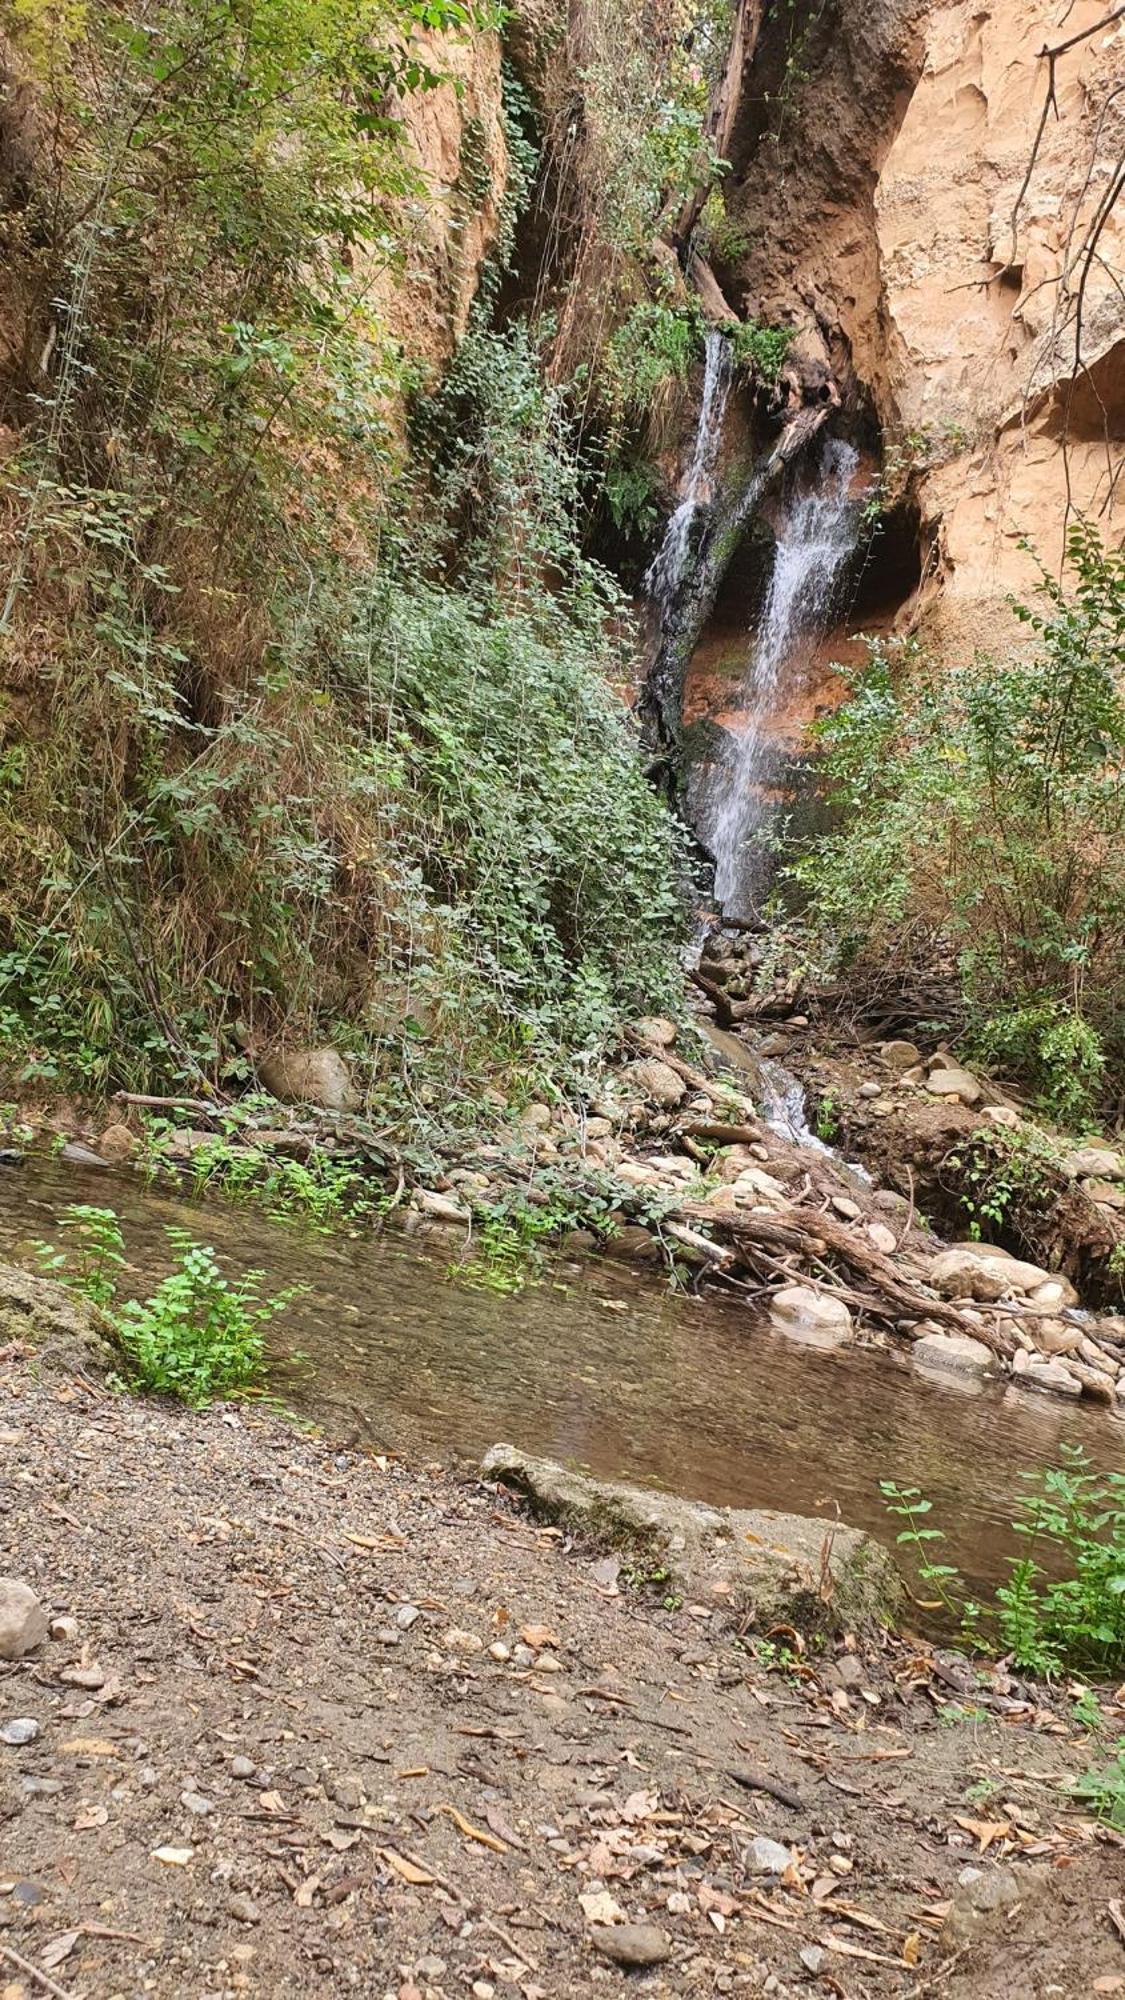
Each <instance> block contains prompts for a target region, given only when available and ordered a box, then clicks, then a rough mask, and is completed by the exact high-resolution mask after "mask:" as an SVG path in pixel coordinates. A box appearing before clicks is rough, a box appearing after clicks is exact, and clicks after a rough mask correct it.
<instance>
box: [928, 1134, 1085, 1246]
mask: <svg viewBox="0 0 1125 2000" xmlns="http://www.w3.org/2000/svg"><path fill="white" fill-rule="evenodd" d="M1059 1158H1060V1154H1059V1149H1058V1147H1057V1146H1055V1145H1054V1144H1052V1142H1051V1140H1050V1139H1048V1138H1047V1136H1046V1135H1045V1134H1044V1133H1043V1132H1041V1131H1039V1130H1038V1129H1037V1128H1036V1127H1035V1126H1032V1125H1028V1126H1024V1127H1020V1128H1018V1129H1016V1130H1014V1131H1006V1130H1004V1129H998V1128H997V1127H995V1126H992V1125H982V1126H981V1127H980V1128H979V1130H978V1131H976V1132H973V1133H971V1134H970V1136H969V1139H968V1142H967V1144H965V1145H963V1146H957V1147H954V1149H953V1150H952V1151H951V1152H949V1153H947V1154H946V1156H945V1159H944V1160H943V1161H942V1165H941V1176H942V1181H943V1183H944V1185H946V1186H947V1187H949V1188H950V1189H951V1190H952V1191H953V1192H954V1193H955V1194H956V1196H957V1200H958V1202H959V1204H960V1206H961V1208H962V1210H963V1211H964V1213H965V1215H966V1217H967V1218H968V1224H969V1235H970V1237H971V1238H972V1239H973V1241H974V1242H977V1243H979V1242H981V1241H982V1240H985V1239H987V1238H989V1237H991V1236H992V1235H993V1234H995V1233H998V1232H999V1231H1001V1230H1009V1231H1015V1232H1016V1233H1017V1234H1022V1235H1025V1236H1026V1235H1027V1234H1028V1229H1029V1225H1030V1224H1031V1223H1032V1222H1033V1221H1034V1219H1035V1218H1036V1217H1037V1216H1041V1215H1043V1214H1045V1212H1046V1211H1047V1209H1048V1208H1049V1207H1050V1206H1051V1203H1052V1201H1053V1200H1054V1195H1055V1189H1056V1187H1057V1185H1058V1182H1059V1178H1060V1169H1059ZM1029 1247H1034V1245H1033V1243H1031V1242H1030V1241H1029Z"/></svg>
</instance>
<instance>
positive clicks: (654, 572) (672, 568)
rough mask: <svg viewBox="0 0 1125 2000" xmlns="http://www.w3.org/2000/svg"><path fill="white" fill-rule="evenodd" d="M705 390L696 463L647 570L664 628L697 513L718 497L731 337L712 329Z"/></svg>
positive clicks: (686, 564)
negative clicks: (716, 470)
mask: <svg viewBox="0 0 1125 2000" xmlns="http://www.w3.org/2000/svg"><path fill="white" fill-rule="evenodd" d="M704 352H705V360H704V367H703V395H702V398H701V401H700V405H699V422H698V424H697V425H696V431H695V445H694V447H693V450H692V455H691V463H690V465H689V466H688V469H687V471H686V472H685V474H684V476H683V479H682V480H681V481H680V498H679V503H678V505H677V507H676V511H675V513H674V514H673V515H672V516H671V518H670V519H669V522H668V526H667V527H666V528H665V530H664V539H663V541H662V542H661V544H660V548H659V549H658V551H657V553H656V555H655V556H654V557H653V560H652V562H651V563H650V564H649V567H648V569H647V571H646V572H645V579H644V587H645V590H646V591H647V592H648V595H649V597H650V598H651V599H652V600H653V602H654V604H655V605H656V608H657V611H658V613H659V615H660V622H661V625H662V627H663V626H666V625H668V624H669V623H670V622H672V621H673V620H674V617H675V612H676V609H677V604H678V600H679V598H680V596H681V594H682V591H683V587H684V584H685V582H686V581H687V580H688V576H689V571H690V567H691V554H692V540H693V534H692V531H693V529H694V528H695V525H696V521H697V517H698V516H699V515H700V514H701V513H702V512H703V511H704V509H705V508H707V507H708V506H709V505H710V502H711V500H712V499H713V497H714V487H715V466H716V463H717V461H718V457H719V446H720V445H721V443H722V441H723V419H724V417H725V416H726V409H727V400H728V398H729V396H730V385H731V353H730V341H729V340H728V338H727V336H726V334H725V333H720V332H719V331H718V330H717V329H715V328H712V330H711V332H710V333H709V334H708V335H707V339H706V345H705V350H704Z"/></svg>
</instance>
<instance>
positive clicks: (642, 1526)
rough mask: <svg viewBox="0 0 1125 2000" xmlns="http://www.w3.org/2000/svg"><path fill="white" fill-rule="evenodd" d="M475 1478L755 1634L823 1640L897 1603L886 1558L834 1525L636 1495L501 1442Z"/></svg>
mask: <svg viewBox="0 0 1125 2000" xmlns="http://www.w3.org/2000/svg"><path fill="white" fill-rule="evenodd" d="M482 1470H483V1472H484V1476H485V1478H487V1479H498V1480H501V1481H502V1482H503V1483H504V1484H505V1485H507V1486H511V1487H514V1488H515V1490H516V1491H517V1492H519V1493H521V1494H522V1495H523V1496H524V1497H525V1498H526V1499H527V1501H528V1502H529V1504H530V1506H531V1508H532V1510H533V1512H535V1513H536V1514H538V1515H540V1516H541V1517H542V1518H544V1519H547V1520H553V1521H560V1522H562V1523H564V1524H565V1525H567V1526H568V1527H570V1528H571V1529H574V1530H577V1531H578V1532H579V1533H582V1534H585V1535H587V1536H592V1537H593V1538H595V1539H597V1540H598V1541H600V1542H602V1543H603V1544H605V1545H607V1546H609V1547H617V1548H620V1547H633V1548H635V1549H640V1550H643V1551H644V1552H645V1554H646V1555H652V1556H657V1557H659V1558H660V1559H661V1560H662V1561H663V1562H664V1563H665V1564H666V1565H667V1567H668V1568H669V1570H670V1571H671V1572H672V1573H673V1574H674V1575H675V1576H677V1577H678V1578H679V1580H680V1581H681V1582H682V1584H683V1585H684V1586H685V1588H687V1589H688V1590H690V1592H691V1594H692V1596H693V1597H695V1598H697V1599H698V1601H699V1602H701V1603H704V1604H707V1603H712V1602H721V1603H722V1604H724V1605H725V1606H726V1607H727V1608H729V1610H730V1612H731V1614H732V1616H733V1617H734V1618H735V1619H737V1620H740V1621H741V1620H750V1621H752V1622H754V1623H756V1624H757V1625H759V1626H760V1627H762V1628H763V1629H767V1628H768V1627H769V1626H770V1625H773V1624H776V1623H778V1622H779V1621H785V1620H788V1621H790V1622H793V1623H797V1624H800V1625H801V1626H802V1627H803V1628H804V1629H806V1630H816V1631H821V1632H824V1633H835V1632H845V1631H855V1630H856V1629H857V1628H859V1627H863V1626H870V1625H872V1624H876V1623H878V1624H884V1623H887V1622H889V1620H891V1619H892V1618H893V1616H894V1614H895V1612H896V1610H897V1608H898V1605H899V1603H900V1600H901V1595H902V1583H901V1579H900V1577H899V1575H898V1571H897V1570H896V1568H895V1565H894V1561H893V1559H892V1557H891V1556H890V1554H889V1553H888V1551H887V1550H886V1549H885V1548H884V1547H883V1546H882V1544H881V1543H879V1542H877V1541H875V1539H874V1538H873V1537H872V1536H870V1535H867V1534H864V1533H862V1532H861V1531H860V1530H859V1529H858V1528H849V1527H846V1526H845V1525H844V1524H843V1523H842V1522H836V1521H824V1520H816V1519H807V1518H805V1517H804V1516H803V1515H800V1514H775V1513H771V1512H768V1511H766V1510H763V1509H758V1510H753V1511H747V1510H741V1509H732V1508H726V1507H723V1508H719V1507H708V1506H706V1505H704V1504H703V1502H701V1501H697V1500H681V1499H679V1498H677V1497H676V1495H674V1494H670V1493H648V1492H642V1491H641V1490H640V1489H639V1488H637V1487H632V1486H623V1485H620V1484H618V1483H617V1482H616V1481H611V1480H601V1479H591V1478H588V1477H587V1476H586V1475H585V1474H584V1473H579V1472H571V1471H570V1470H568V1468H567V1467H565V1466H562V1465H558V1464H556V1463H555V1462H554V1461H553V1460H551V1459H540V1458H530V1457H528V1456H527V1455H526V1454H525V1453H524V1452H521V1451H518V1450H517V1449H516V1448H515V1447H514V1446H512V1445H506V1444H498V1445H494V1446H493V1448H492V1450H491V1451H490V1452H489V1453H488V1456H487V1457H486V1459H485V1460H484V1464H483V1467H482Z"/></svg>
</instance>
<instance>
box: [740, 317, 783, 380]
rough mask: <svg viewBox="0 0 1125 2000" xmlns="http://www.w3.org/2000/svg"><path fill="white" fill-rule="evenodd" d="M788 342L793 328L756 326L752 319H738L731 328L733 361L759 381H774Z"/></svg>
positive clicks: (779, 369)
mask: <svg viewBox="0 0 1125 2000" xmlns="http://www.w3.org/2000/svg"><path fill="white" fill-rule="evenodd" d="M792 343H793V329H792V327H788V326H759V325H758V324H757V323H756V322H755V321H753V320H750V321H740V322H739V324H738V325H737V326H736V327H734V328H733V329H732V332H731V346H732V349H733V353H734V360H735V365H736V366H737V367H739V368H745V369H748V370H749V372H750V373H751V374H753V375H757V376H759V377H760V378H761V380H762V381H763V382H776V380H777V378H778V375H779V374H780V372H781V365H782V363H783V361H784V360H785V357H786V355H787V354H788V352H789V349H790V347H791V345H792Z"/></svg>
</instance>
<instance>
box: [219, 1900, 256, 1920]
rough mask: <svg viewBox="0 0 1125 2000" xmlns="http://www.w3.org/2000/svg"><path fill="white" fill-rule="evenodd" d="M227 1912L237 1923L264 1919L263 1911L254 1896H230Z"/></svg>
mask: <svg viewBox="0 0 1125 2000" xmlns="http://www.w3.org/2000/svg"><path fill="white" fill-rule="evenodd" d="M227 1913H228V1915H229V1916H232V1917H233V1918H234V1921H235V1923H236V1924H257V1923H260V1922H261V1920H262V1912H261V1910H260V1909H259V1908H258V1905H257V1903H256V1902H255V1901H254V1898H253V1896H228V1897H227Z"/></svg>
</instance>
